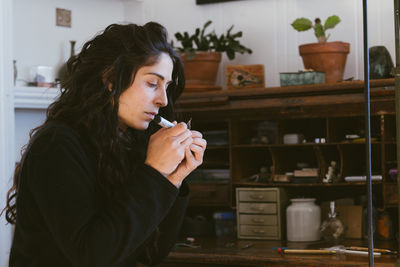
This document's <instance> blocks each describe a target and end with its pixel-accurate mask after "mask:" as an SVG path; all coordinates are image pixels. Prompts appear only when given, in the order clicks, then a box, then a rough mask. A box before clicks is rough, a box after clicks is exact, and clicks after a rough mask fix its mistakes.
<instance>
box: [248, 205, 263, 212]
mask: <svg viewBox="0 0 400 267" xmlns="http://www.w3.org/2000/svg"><path fill="white" fill-rule="evenodd" d="M250 209H252V210H255V211H264V207H262V206H251V207H250Z"/></svg>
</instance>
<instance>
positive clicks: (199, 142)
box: [193, 137, 207, 149]
mask: <svg viewBox="0 0 400 267" xmlns="http://www.w3.org/2000/svg"><path fill="white" fill-rule="evenodd" d="M193 144H196V145H198V146H201V147H202V148H203V149H206V147H207V141H206V140H205V139H203V138H196V137H194V138H193Z"/></svg>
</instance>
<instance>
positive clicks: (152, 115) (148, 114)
mask: <svg viewBox="0 0 400 267" xmlns="http://www.w3.org/2000/svg"><path fill="white" fill-rule="evenodd" d="M145 114H146V115H147V116H148V117H150V118H151V120H154V117H155V116H156V115H157V113H155V112H145Z"/></svg>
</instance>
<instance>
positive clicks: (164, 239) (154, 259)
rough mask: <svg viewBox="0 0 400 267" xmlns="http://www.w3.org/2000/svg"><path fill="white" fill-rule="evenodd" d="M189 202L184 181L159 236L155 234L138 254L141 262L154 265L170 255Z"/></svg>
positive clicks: (160, 226)
mask: <svg viewBox="0 0 400 267" xmlns="http://www.w3.org/2000/svg"><path fill="white" fill-rule="evenodd" d="M188 202H189V187H188V185H187V184H186V182H185V181H183V183H182V185H181V187H180V192H179V196H178V198H177V199H176V201H175V203H174V205H173V206H172V208H171V209H170V211H169V212H168V215H167V216H166V217H165V218H164V220H163V221H162V222H161V224H160V225H159V229H158V230H159V236H158V238H157V237H154V235H153V236H152V237H151V240H148V242H146V243H147V247H145V248H143V250H142V251H139V253H138V256H137V260H138V261H139V262H141V263H143V264H147V265H150V266H153V265H157V264H159V263H160V262H161V261H162V260H163V259H164V258H166V257H167V256H168V254H169V252H170V251H171V249H172V247H173V246H174V244H175V242H176V240H177V238H178V235H179V231H180V229H181V226H182V222H183V218H184V215H185V210H186V207H187V205H188Z"/></svg>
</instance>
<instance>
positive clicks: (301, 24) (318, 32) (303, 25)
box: [291, 15, 340, 43]
mask: <svg viewBox="0 0 400 267" xmlns="http://www.w3.org/2000/svg"><path fill="white" fill-rule="evenodd" d="M339 22H340V18H339V17H338V16H336V15H333V16H330V17H329V18H327V19H326V21H325V23H324V25H322V24H321V20H320V19H319V18H316V19H315V20H314V25H313V23H312V21H311V20H309V19H306V18H298V19H296V20H295V21H294V22H293V23H292V24H291V25H292V27H293V28H294V29H295V30H297V31H299V32H303V31H307V30H309V29H311V28H313V29H314V33H315V36H316V37H317V39H318V42H320V43H325V42H326V41H327V40H328V38H329V36H330V34H329V35H328V36H326V34H325V31H326V30H329V29H333V28H334V27H335V26H336V25H337V24H338V23H339Z"/></svg>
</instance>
